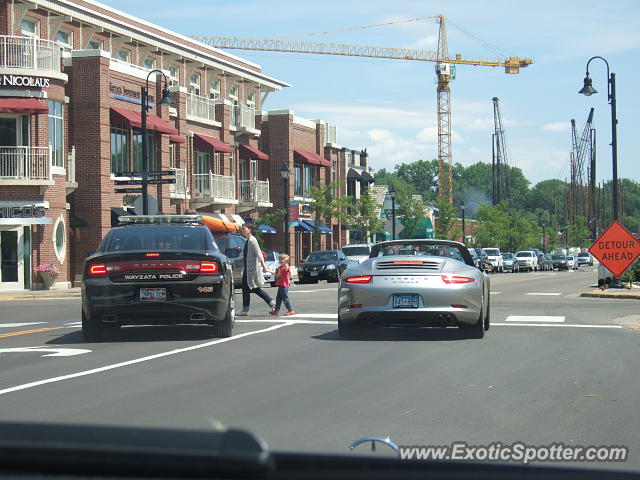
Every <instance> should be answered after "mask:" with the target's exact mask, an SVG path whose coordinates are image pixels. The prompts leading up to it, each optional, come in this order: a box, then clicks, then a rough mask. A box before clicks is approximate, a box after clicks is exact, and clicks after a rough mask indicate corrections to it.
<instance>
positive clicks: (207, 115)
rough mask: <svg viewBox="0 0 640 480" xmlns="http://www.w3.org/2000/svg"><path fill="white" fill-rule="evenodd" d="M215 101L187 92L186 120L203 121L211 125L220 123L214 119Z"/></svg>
mask: <svg viewBox="0 0 640 480" xmlns="http://www.w3.org/2000/svg"><path fill="white" fill-rule="evenodd" d="M216 103H217V102H216V101H215V100H213V99H211V98H207V97H201V96H199V95H194V94H193V93H187V120H193V121H196V122H203V123H208V124H212V125H218V126H219V125H220V122H219V121H217V120H216Z"/></svg>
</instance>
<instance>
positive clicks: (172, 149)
mask: <svg viewBox="0 0 640 480" xmlns="http://www.w3.org/2000/svg"><path fill="white" fill-rule="evenodd" d="M178 148H179V147H178V146H177V144H175V143H173V142H170V143H169V168H176V165H177V164H178V162H177V156H176V155H177V152H178Z"/></svg>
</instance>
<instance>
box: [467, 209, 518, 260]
mask: <svg viewBox="0 0 640 480" xmlns="http://www.w3.org/2000/svg"><path fill="white" fill-rule="evenodd" d="M477 219H478V226H477V227H476V229H475V232H474V236H475V238H476V242H477V243H478V244H480V245H481V246H483V247H497V248H499V249H500V250H504V251H507V250H508V246H509V233H510V224H511V221H510V218H509V213H508V212H507V211H506V209H505V204H504V203H500V204H498V205H494V206H492V205H487V204H484V203H483V204H481V205H480V206H479V207H478V217H477ZM512 235H513V234H512Z"/></svg>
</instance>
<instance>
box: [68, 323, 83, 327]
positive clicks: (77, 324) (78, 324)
mask: <svg viewBox="0 0 640 480" xmlns="http://www.w3.org/2000/svg"><path fill="white" fill-rule="evenodd" d="M64 326H65V327H81V326H82V322H69V323H65V324H64Z"/></svg>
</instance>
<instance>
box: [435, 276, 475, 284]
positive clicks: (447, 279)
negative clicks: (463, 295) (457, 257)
mask: <svg viewBox="0 0 640 480" xmlns="http://www.w3.org/2000/svg"><path fill="white" fill-rule="evenodd" d="M442 281H443V282H444V283H446V284H447V285H459V284H463V283H473V282H475V281H476V279H475V278H471V277H462V276H459V275H442Z"/></svg>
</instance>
